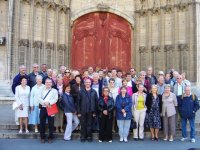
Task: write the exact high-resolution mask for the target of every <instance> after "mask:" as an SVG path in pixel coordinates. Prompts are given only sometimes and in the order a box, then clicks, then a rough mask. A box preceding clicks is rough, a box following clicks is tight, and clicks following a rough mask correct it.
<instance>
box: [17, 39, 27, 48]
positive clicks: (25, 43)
mask: <svg viewBox="0 0 200 150" xmlns="http://www.w3.org/2000/svg"><path fill="white" fill-rule="evenodd" d="M18 46H25V47H29V40H28V39H20V40H19V41H18Z"/></svg>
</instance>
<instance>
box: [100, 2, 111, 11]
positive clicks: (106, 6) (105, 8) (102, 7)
mask: <svg viewBox="0 0 200 150" xmlns="http://www.w3.org/2000/svg"><path fill="white" fill-rule="evenodd" d="M97 9H99V10H101V11H103V10H109V9H110V6H109V5H108V4H105V3H99V4H97Z"/></svg>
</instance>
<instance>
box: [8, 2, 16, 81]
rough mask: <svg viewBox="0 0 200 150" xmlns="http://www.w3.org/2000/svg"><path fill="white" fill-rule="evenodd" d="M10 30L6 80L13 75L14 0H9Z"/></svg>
mask: <svg viewBox="0 0 200 150" xmlns="http://www.w3.org/2000/svg"><path fill="white" fill-rule="evenodd" d="M8 9H9V10H8V32H7V65H8V66H7V71H6V80H10V79H11V78H12V77H11V65H12V64H11V61H12V59H11V52H12V44H13V41H12V33H13V20H14V17H13V12H14V1H13V0H10V1H9V8H8Z"/></svg>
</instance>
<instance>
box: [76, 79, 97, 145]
mask: <svg viewBox="0 0 200 150" xmlns="http://www.w3.org/2000/svg"><path fill="white" fill-rule="evenodd" d="M84 85H85V88H84V89H81V91H80V92H79V96H78V117H81V118H80V120H81V142H85V140H86V139H87V140H88V142H92V120H93V117H96V104H97V101H98V97H97V92H96V91H95V90H94V89H92V88H91V80H90V79H86V80H85V81H84Z"/></svg>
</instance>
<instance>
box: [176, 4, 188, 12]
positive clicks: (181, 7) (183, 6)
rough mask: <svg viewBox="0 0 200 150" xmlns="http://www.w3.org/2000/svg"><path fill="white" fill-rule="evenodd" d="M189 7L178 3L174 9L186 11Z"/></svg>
mask: <svg viewBox="0 0 200 150" xmlns="http://www.w3.org/2000/svg"><path fill="white" fill-rule="evenodd" d="M188 7H189V4H188V3H179V4H177V5H176V8H177V9H178V11H187V10H188Z"/></svg>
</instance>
